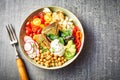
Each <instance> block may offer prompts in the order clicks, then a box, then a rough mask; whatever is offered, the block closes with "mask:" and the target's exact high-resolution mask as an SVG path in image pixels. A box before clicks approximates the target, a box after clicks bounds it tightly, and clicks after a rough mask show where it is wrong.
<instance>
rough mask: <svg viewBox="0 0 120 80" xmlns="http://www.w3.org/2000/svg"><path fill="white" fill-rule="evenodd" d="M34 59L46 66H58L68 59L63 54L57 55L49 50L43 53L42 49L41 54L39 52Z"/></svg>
mask: <svg viewBox="0 0 120 80" xmlns="http://www.w3.org/2000/svg"><path fill="white" fill-rule="evenodd" d="M34 60H35V61H36V62H37V63H38V64H40V65H42V66H46V67H56V66H61V65H63V64H64V63H65V62H66V61H67V60H66V59H65V58H64V57H63V56H61V57H60V56H56V55H54V54H53V53H50V52H49V51H47V52H44V53H42V51H41V50H40V54H38V55H37V56H36V57H35V58H34Z"/></svg>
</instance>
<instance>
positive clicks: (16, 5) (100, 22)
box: [0, 0, 120, 80]
mask: <svg viewBox="0 0 120 80" xmlns="http://www.w3.org/2000/svg"><path fill="white" fill-rule="evenodd" d="M43 6H59V7H63V8H66V9H68V10H70V11H71V12H73V13H74V14H75V15H76V16H77V17H78V19H79V20H80V21H81V23H82V25H83V28H84V31H85V44H84V47H83V50H82V52H81V54H80V55H79V57H78V58H77V59H76V60H75V61H74V62H73V63H72V64H71V65H69V66H67V67H65V68H63V69H58V70H44V69H40V68H38V67H35V66H34V65H32V64H31V63H29V62H28V61H27V60H26V59H25V58H24V56H23V54H22V53H21V52H20V50H19V46H18V50H19V53H20V55H21V57H22V58H23V60H24V62H25V65H26V68H27V71H28V73H29V77H30V80H120V0H0V80H19V74H18V71H17V67H16V62H15V52H14V49H13V47H11V45H10V44H9V38H8V35H7V32H6V29H5V25H6V24H10V23H11V24H13V26H14V28H15V30H16V34H17V37H18V35H19V30H20V27H21V25H22V23H23V21H24V20H25V18H26V17H27V16H28V15H29V14H30V13H32V12H33V11H34V10H37V9H39V8H41V7H43Z"/></svg>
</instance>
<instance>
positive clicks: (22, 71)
mask: <svg viewBox="0 0 120 80" xmlns="http://www.w3.org/2000/svg"><path fill="white" fill-rule="evenodd" d="M6 29H7V32H8V36H9V38H10V44H11V45H12V46H13V47H14V49H15V53H16V64H17V67H18V72H19V74H20V78H21V80H29V78H28V75H27V72H26V69H25V66H24V63H23V61H22V59H21V58H20V57H19V55H18V52H17V49H16V44H17V43H18V40H17V37H16V35H15V31H14V29H13V26H12V24H10V25H9V24H8V25H6Z"/></svg>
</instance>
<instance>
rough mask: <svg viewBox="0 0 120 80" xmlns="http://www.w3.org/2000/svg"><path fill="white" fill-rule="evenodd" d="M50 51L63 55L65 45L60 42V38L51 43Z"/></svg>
mask: <svg viewBox="0 0 120 80" xmlns="http://www.w3.org/2000/svg"><path fill="white" fill-rule="evenodd" d="M50 51H51V53H53V54H54V55H58V56H63V54H64V51H65V49H64V45H63V44H61V43H60V42H59V40H58V39H55V40H53V41H52V42H51V44H50Z"/></svg>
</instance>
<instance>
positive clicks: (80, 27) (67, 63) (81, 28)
mask: <svg viewBox="0 0 120 80" xmlns="http://www.w3.org/2000/svg"><path fill="white" fill-rule="evenodd" d="M43 8H58V9H60V10H64V11H66V12H68V13H70V14H72V16H74V18H75V20H76V22H78V24H79V26H78V28H79V29H80V30H81V31H82V40H81V47H80V50H79V52H78V53H76V55H75V56H74V57H73V58H72V59H70V60H69V61H67V62H66V63H64V64H63V65H62V66H57V67H45V66H42V65H40V64H37V63H36V62H35V61H34V60H32V59H31V58H29V57H28V56H27V55H25V53H24V50H23V49H22V47H21V46H22V45H21V41H20V32H21V29H22V27H23V25H24V24H25V21H26V20H27V19H28V18H29V17H30V16H31V15H32V14H33V13H35V12H37V11H38V10H40V9H43ZM63 13H64V12H63ZM84 40H85V35H84V29H83V26H82V24H81V22H80V20H79V19H78V18H77V17H76V16H75V15H74V14H73V13H72V12H71V11H69V10H68V9H65V8H62V7H58V6H44V7H41V8H38V9H36V10H34V11H32V12H31V13H30V14H29V15H28V16H27V17H26V18H25V19H24V21H23V23H22V25H21V27H20V29H19V47H20V51H21V54H23V55H24V57H25V58H26V59H27V61H28V62H30V63H31V64H33V65H35V66H37V67H39V68H42V69H47V70H55V69H60V68H63V67H66V66H68V65H70V64H71V63H72V62H74V61H75V59H77V57H78V56H79V54H80V53H81V51H82V49H83V45H84Z"/></svg>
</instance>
